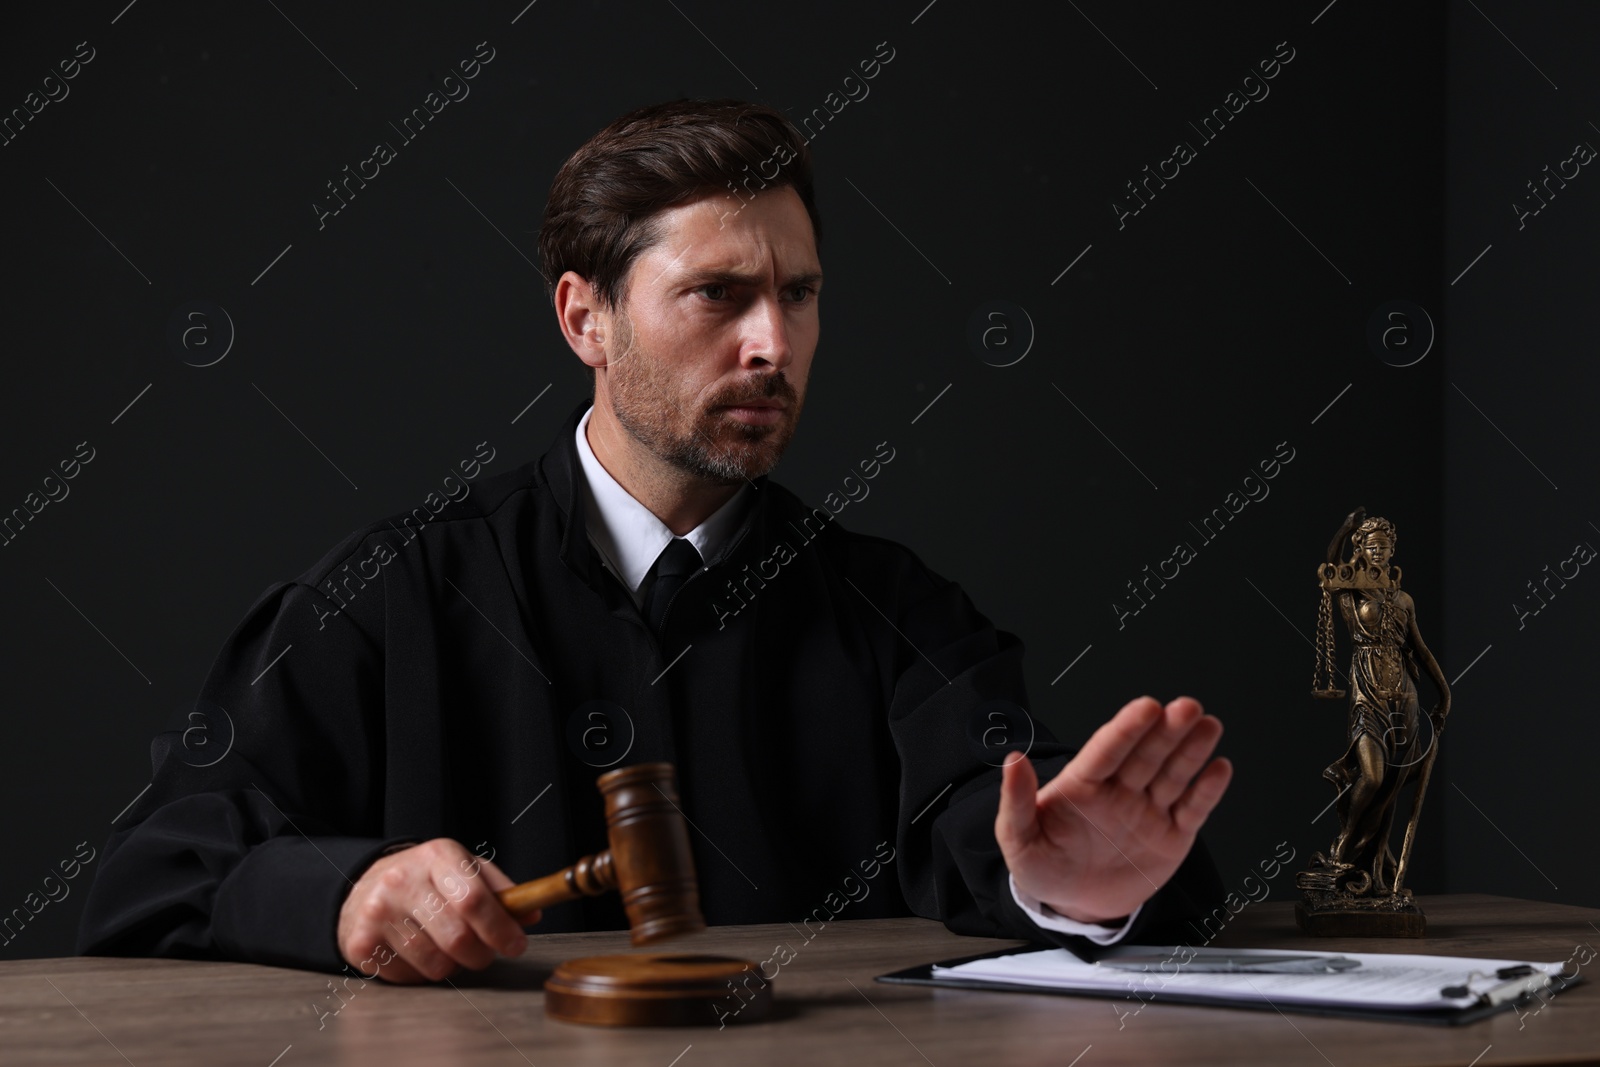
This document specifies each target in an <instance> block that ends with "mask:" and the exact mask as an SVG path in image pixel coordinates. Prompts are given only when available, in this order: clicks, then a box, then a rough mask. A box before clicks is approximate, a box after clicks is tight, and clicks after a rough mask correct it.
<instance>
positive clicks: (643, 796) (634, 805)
mask: <svg viewBox="0 0 1600 1067" xmlns="http://www.w3.org/2000/svg"><path fill="white" fill-rule="evenodd" d="M596 784H597V785H598V786H599V787H600V793H601V795H602V796H604V797H605V805H606V832H607V835H608V836H609V838H610V841H611V864H612V867H613V869H614V873H615V876H616V880H617V891H618V892H619V893H621V894H622V907H623V910H624V911H626V912H627V915H628V926H629V927H630V928H631V930H632V932H633V943H634V944H635V945H650V944H654V943H655V942H657V941H662V940H665V939H666V938H669V937H677V936H678V935H679V934H692V933H697V932H698V931H700V930H704V929H705V928H706V920H705V917H704V916H702V915H701V914H700V884H699V882H698V880H697V879H696V878H695V873H694V855H693V853H691V852H690V850H689V831H688V827H687V826H686V825H685V823H684V817H683V811H682V810H681V809H680V808H679V807H678V788H677V785H676V784H675V782H674V781H673V769H672V764H670V763H638V764H635V765H633V766H632V767H622V768H619V769H618V770H614V771H609V772H607V773H606V774H603V775H601V776H600V779H599V781H598V782H597V783H596Z"/></svg>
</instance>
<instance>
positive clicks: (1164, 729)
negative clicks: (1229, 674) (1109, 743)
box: [1115, 697, 1205, 791]
mask: <svg viewBox="0 0 1600 1067" xmlns="http://www.w3.org/2000/svg"><path fill="white" fill-rule="evenodd" d="M1204 716H1205V709H1203V708H1202V707H1201V706H1200V702H1199V701H1197V700H1195V699H1194V698H1193V697H1179V698H1178V699H1176V700H1173V701H1171V702H1169V703H1168V704H1167V706H1166V707H1165V708H1163V709H1162V711H1161V717H1160V718H1159V719H1158V720H1157V721H1156V722H1155V724H1154V725H1152V726H1151V728H1150V729H1149V730H1148V731H1146V732H1145V735H1144V736H1143V737H1141V738H1140V739H1139V743H1138V744H1136V745H1134V746H1133V750H1132V751H1131V752H1129V753H1128V757H1127V758H1126V759H1125V760H1123V761H1122V768H1121V769H1120V770H1119V771H1117V773H1116V775H1115V778H1116V780H1117V784H1118V785H1121V786H1124V787H1126V788H1128V789H1132V790H1134V791H1138V790H1141V789H1143V788H1145V787H1146V786H1148V785H1149V784H1150V783H1151V782H1152V781H1153V780H1154V779H1155V776H1156V775H1157V774H1159V773H1161V768H1162V766H1163V765H1164V764H1165V763H1166V762H1167V758H1168V757H1169V756H1171V755H1172V753H1173V750H1175V749H1176V748H1177V747H1178V746H1179V745H1180V744H1182V743H1183V740H1184V738H1186V737H1188V735H1189V731H1190V730H1192V729H1194V725H1195V723H1197V722H1199V721H1200V720H1201V719H1202V718H1203V717H1204Z"/></svg>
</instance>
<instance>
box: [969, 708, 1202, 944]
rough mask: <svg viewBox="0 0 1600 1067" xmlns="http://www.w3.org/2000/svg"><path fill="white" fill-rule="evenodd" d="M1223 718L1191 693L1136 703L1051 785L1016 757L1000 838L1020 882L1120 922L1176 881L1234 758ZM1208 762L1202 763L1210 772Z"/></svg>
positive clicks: (1087, 918) (1067, 907)
mask: <svg viewBox="0 0 1600 1067" xmlns="http://www.w3.org/2000/svg"><path fill="white" fill-rule="evenodd" d="M1221 736H1222V723H1221V722H1220V721H1219V720H1217V719H1216V718H1215V717H1213V716H1210V715H1207V714H1206V713H1205V709H1203V708H1202V707H1201V706H1200V702H1199V701H1197V700H1194V699H1193V698H1192V697H1178V698H1177V699H1176V700H1173V701H1172V702H1171V703H1169V704H1167V705H1166V706H1165V707H1163V706H1162V705H1161V703H1160V702H1159V701H1157V700H1156V699H1155V698H1154V697H1148V696H1146V697H1140V698H1139V699H1137V700H1133V701H1130V702H1129V703H1127V704H1126V705H1124V706H1123V708H1122V710H1121V711H1119V712H1117V714H1116V715H1115V716H1113V717H1112V718H1111V720H1110V721H1109V722H1107V723H1106V724H1105V725H1103V726H1101V727H1100V729H1098V730H1096V731H1095V732H1094V735H1093V736H1092V737H1090V738H1089V740H1088V742H1087V743H1085V744H1084V746H1083V748H1082V749H1081V750H1080V751H1079V752H1078V754H1077V755H1076V756H1074V757H1073V758H1072V760H1071V762H1069V763H1068V764H1067V765H1066V766H1065V767H1063V768H1062V769H1061V773H1060V774H1058V775H1056V776H1055V777H1054V778H1053V779H1051V780H1050V781H1049V782H1048V783H1047V784H1046V785H1044V786H1043V787H1042V788H1041V787H1040V786H1039V779H1038V776H1037V775H1036V774H1035V773H1034V769H1033V764H1032V763H1030V762H1029V761H1028V760H1027V759H1025V758H1023V756H1022V755H1021V754H1020V753H1019V754H1017V755H1016V756H1014V757H1012V758H1010V759H1009V760H1008V762H1007V763H1006V765H1005V771H1004V780H1003V784H1002V785H1001V788H1000V810H999V814H998V815H997V816H996V818H995V827H994V830H995V839H996V840H997V841H998V842H999V845H1000V851H1001V853H1002V854H1003V855H1004V856H1005V860H1006V865H1007V866H1008V867H1009V868H1010V871H1011V876H1012V878H1014V879H1015V880H1016V883H1017V888H1018V889H1020V890H1022V892H1024V893H1026V894H1028V895H1030V896H1032V897H1034V898H1035V899H1037V900H1040V901H1043V902H1044V903H1045V904H1048V905H1049V906H1050V907H1051V908H1052V909H1053V910H1054V911H1056V912H1058V913H1060V914H1062V915H1065V916H1066V917H1067V918H1069V919H1075V920H1077V921H1079V922H1108V921H1112V920H1116V919H1120V918H1122V917H1124V916H1126V915H1128V914H1129V913H1131V912H1132V911H1133V910H1134V909H1135V908H1137V907H1138V906H1139V905H1140V904H1142V903H1143V902H1144V901H1146V900H1148V899H1149V898H1150V897H1151V895H1153V894H1154V893H1155V891H1156V890H1157V889H1159V888H1161V886H1162V885H1163V884H1164V883H1165V882H1166V881H1167V879H1168V878H1170V877H1172V874H1173V872H1174V871H1176V870H1177V869H1178V865H1179V864H1181V863H1182V862H1183V859H1184V857H1185V856H1186V855H1188V853H1189V848H1190V846H1192V845H1193V844H1194V838H1195V834H1196V832H1198V831H1199V829H1200V826H1201V824H1203V823H1204V822H1205V821H1206V817H1207V816H1208V815H1210V814H1211V810H1212V809H1213V808H1215V807H1216V805H1217V801H1219V800H1220V799H1222V794H1223V791H1224V790H1226V789H1227V787H1228V782H1229V780H1230V779H1231V778H1232V777H1233V766H1232V764H1230V763H1229V762H1228V761H1227V760H1226V759H1224V758H1221V757H1218V758H1216V759H1212V758H1211V753H1212V751H1213V750H1214V749H1215V748H1216V745H1217V739H1218V738H1219V737H1221ZM1202 768H1203V769H1202Z"/></svg>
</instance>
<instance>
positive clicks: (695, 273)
mask: <svg viewBox="0 0 1600 1067" xmlns="http://www.w3.org/2000/svg"><path fill="white" fill-rule="evenodd" d="M764 277H765V276H764V275H760V274H753V273H748V272H745V271H738V270H728V269H725V268H721V267H702V268H700V269H698V270H688V271H685V272H683V274H681V275H680V276H679V279H678V280H679V281H680V282H684V283H688V284H692V285H706V284H709V283H713V282H714V283H716V284H719V285H742V286H746V287H750V286H756V285H760V284H761V283H762V281H763V279H764ZM821 281H822V272H821V271H816V270H813V271H801V272H798V273H795V274H791V275H789V276H788V277H787V278H785V279H784V280H783V287H784V288H785V289H788V288H790V287H792V286H796V285H817V284H820V283H821Z"/></svg>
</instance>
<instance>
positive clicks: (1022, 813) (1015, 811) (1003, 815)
mask: <svg viewBox="0 0 1600 1067" xmlns="http://www.w3.org/2000/svg"><path fill="white" fill-rule="evenodd" d="M1038 795H1039V776H1038V774H1036V773H1035V772H1034V769H1033V764H1032V763H1031V762H1030V761H1029V760H1028V758H1027V757H1026V756H1024V755H1022V753H1020V752H1014V753H1010V754H1008V755H1007V756H1006V762H1005V764H1004V766H1003V767H1002V768H1001V772H1000V811H999V813H998V814H997V815H996V816H995V820H994V835H995V839H996V840H997V841H999V842H1000V843H1001V845H1007V844H1009V845H1012V846H1021V845H1025V844H1027V843H1028V842H1029V841H1031V840H1032V839H1033V836H1034V835H1035V834H1036V833H1038V829H1039V812H1038V807H1037V804H1038V801H1037V797H1038Z"/></svg>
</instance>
